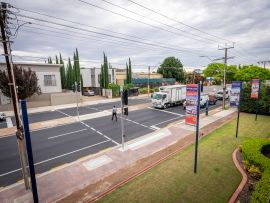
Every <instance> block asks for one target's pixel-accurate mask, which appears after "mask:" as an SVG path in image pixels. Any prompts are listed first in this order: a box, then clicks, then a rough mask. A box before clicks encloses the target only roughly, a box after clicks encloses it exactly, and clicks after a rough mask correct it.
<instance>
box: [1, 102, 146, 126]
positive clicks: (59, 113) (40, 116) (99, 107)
mask: <svg viewBox="0 0 270 203" xmlns="http://www.w3.org/2000/svg"><path fill="white" fill-rule="evenodd" d="M147 102H150V99H148V98H139V99H137V98H136V99H133V98H132V99H129V106H133V105H137V104H143V103H147ZM114 105H115V106H116V107H117V108H120V105H121V104H120V101H117V102H110V103H100V104H95V105H88V106H81V107H79V113H80V115H85V114H91V113H96V112H99V111H104V110H108V109H111V108H112V107H113V106H114ZM76 115H77V108H76V107H73V108H64V109H58V110H57V109H56V110H53V111H44V112H39V113H32V114H29V115H28V119H29V122H30V123H35V122H42V121H48V120H53V119H58V118H63V117H67V116H76ZM11 120H12V123H13V125H15V119H14V117H12V118H11ZM0 128H1V126H0Z"/></svg>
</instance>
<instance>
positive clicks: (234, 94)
mask: <svg viewBox="0 0 270 203" xmlns="http://www.w3.org/2000/svg"><path fill="white" fill-rule="evenodd" d="M241 94H242V81H233V82H232V88H231V93H230V106H231V107H237V110H238V114H237V125H236V134H235V137H236V138H237V137H238V126H239V118H240V101H241Z"/></svg>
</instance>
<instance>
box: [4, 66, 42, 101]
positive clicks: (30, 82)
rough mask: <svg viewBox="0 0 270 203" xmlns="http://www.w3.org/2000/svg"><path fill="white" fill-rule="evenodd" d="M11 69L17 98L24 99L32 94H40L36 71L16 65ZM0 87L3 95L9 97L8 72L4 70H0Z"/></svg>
mask: <svg viewBox="0 0 270 203" xmlns="http://www.w3.org/2000/svg"><path fill="white" fill-rule="evenodd" d="M13 71H14V76H15V83H16V85H17V86H18V98H19V99H26V98H28V97H31V96H32V95H33V94H41V90H40V87H39V85H38V78H37V75H36V72H34V71H32V70H31V69H30V68H28V69H24V68H22V67H19V66H17V65H15V66H14V68H13ZM0 89H1V90H2V93H3V94H4V95H5V96H7V97H11V93H10V87H9V79H8V73H7V71H5V70H4V71H1V70H0Z"/></svg>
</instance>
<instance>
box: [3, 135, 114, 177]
mask: <svg viewBox="0 0 270 203" xmlns="http://www.w3.org/2000/svg"><path fill="white" fill-rule="evenodd" d="M105 142H109V140H105V141H102V142H99V143H96V144H93V145H89V146H87V147H83V148H80V149H77V150H74V151H71V152H68V153H65V154H61V155H59V156H56V157H53V158H50V159H47V160H44V161H40V162H38V163H35V164H34V165H35V166H36V165H40V164H43V163H46V162H48V161H52V160H54V159H58V158H61V157H63V156H67V155H70V154H74V153H76V152H79V151H82V150H85V149H88V148H91V147H95V146H97V145H100V144H103V143H105ZM20 170H22V169H21V168H19V169H16V170H13V171H9V172H7V173H3V174H0V177H3V176H6V175H8V174H11V173H14V172H17V171H20Z"/></svg>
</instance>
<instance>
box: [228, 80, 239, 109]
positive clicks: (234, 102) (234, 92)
mask: <svg viewBox="0 0 270 203" xmlns="http://www.w3.org/2000/svg"><path fill="white" fill-rule="evenodd" d="M241 91H242V82H241V81H233V82H232V88H231V93H230V106H231V107H235V106H236V107H238V106H239V105H240V98H241Z"/></svg>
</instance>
